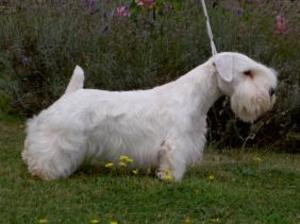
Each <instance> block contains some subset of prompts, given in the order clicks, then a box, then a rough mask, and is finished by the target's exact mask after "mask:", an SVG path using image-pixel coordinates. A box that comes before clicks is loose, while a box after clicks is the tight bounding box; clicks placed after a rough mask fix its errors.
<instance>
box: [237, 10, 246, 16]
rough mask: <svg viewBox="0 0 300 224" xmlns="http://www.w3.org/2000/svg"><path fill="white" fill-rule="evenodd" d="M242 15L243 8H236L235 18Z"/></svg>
mask: <svg viewBox="0 0 300 224" xmlns="http://www.w3.org/2000/svg"><path fill="white" fill-rule="evenodd" d="M243 13H244V9H243V8H237V9H236V15H237V16H242V15H243Z"/></svg>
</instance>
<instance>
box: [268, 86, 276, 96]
mask: <svg viewBox="0 0 300 224" xmlns="http://www.w3.org/2000/svg"><path fill="white" fill-rule="evenodd" d="M269 94H270V96H273V95H274V94H275V89H274V88H271V89H270V90H269Z"/></svg>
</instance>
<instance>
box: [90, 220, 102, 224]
mask: <svg viewBox="0 0 300 224" xmlns="http://www.w3.org/2000/svg"><path fill="white" fill-rule="evenodd" d="M99 222H100V221H99V220H98V219H92V220H91V221H90V223H93V224H96V223H99Z"/></svg>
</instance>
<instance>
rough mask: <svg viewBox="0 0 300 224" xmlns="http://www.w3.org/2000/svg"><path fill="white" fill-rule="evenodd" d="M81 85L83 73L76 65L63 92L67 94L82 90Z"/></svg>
mask: <svg viewBox="0 0 300 224" xmlns="http://www.w3.org/2000/svg"><path fill="white" fill-rule="evenodd" d="M83 83H84V72H83V70H82V68H81V67H80V66H78V65H76V67H75V69H74V72H73V75H72V77H71V79H70V82H69V84H68V86H67V89H66V91H65V94H69V93H72V92H75V91H76V90H78V89H82V88H83Z"/></svg>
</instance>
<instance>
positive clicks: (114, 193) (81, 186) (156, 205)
mask: <svg viewBox="0 0 300 224" xmlns="http://www.w3.org/2000/svg"><path fill="white" fill-rule="evenodd" d="M0 117H1V116H0ZM23 128H24V127H23V126H22V125H21V122H20V121H15V120H14V119H12V118H9V117H5V118H4V117H2V119H1V118H0V223H18V224H19V223H39V220H40V221H41V222H42V221H45V220H41V219H47V223H72V224H74V223H80V224H81V223H91V220H93V219H97V220H99V221H100V223H110V222H111V221H113V220H115V221H117V222H118V223H119V224H120V223H151V224H152V223H239V224H240V223H251V224H254V223H270V224H274V223H275V224H276V223H278V224H285V223H289V224H290V223H300V213H299V211H300V156H299V155H291V154H284V153H281V154H276V153H272V152H268V151H258V150H256V151H253V150H248V151H243V152H241V151H237V150H231V151H223V152H217V151H214V150H206V152H205V158H204V160H203V163H202V164H201V165H200V166H199V167H195V168H192V169H189V171H188V172H187V174H186V176H185V178H184V179H183V181H182V182H181V183H163V182H161V181H158V180H157V179H156V178H154V177H152V176H149V175H138V176H134V175H130V174H127V175H125V174H114V173H109V172H107V171H105V169H104V168H101V167H94V166H84V167H83V168H82V169H80V170H79V171H78V172H77V173H76V174H74V175H73V176H72V177H71V178H69V179H65V180H57V181H51V182H46V181H41V180H39V179H35V178H32V177H31V176H30V175H29V174H28V173H27V170H26V167H25V165H24V164H23V162H22V161H21V158H20V152H21V150H22V144H23V139H24V134H23ZM209 176H211V179H212V180H209Z"/></svg>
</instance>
